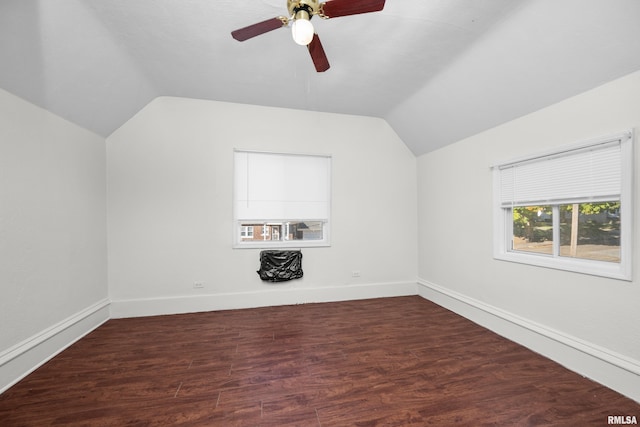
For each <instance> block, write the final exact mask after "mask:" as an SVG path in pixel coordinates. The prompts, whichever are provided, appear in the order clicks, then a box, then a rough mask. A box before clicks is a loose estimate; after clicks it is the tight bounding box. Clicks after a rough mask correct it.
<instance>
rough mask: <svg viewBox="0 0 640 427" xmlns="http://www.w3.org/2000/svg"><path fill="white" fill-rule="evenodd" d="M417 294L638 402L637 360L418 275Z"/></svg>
mask: <svg viewBox="0 0 640 427" xmlns="http://www.w3.org/2000/svg"><path fill="white" fill-rule="evenodd" d="M418 295H420V296H422V297H423V298H425V299H428V300H430V301H433V302H434V303H436V304H438V305H440V306H442V307H444V308H446V309H449V310H451V311H453V312H455V313H457V314H459V315H461V316H463V317H465V318H467V319H469V320H471V321H472V322H475V323H477V324H479V325H481V326H483V327H485V328H487V329H489V330H491V331H493V332H495V333H497V334H499V335H501V336H503V337H505V338H508V339H510V340H512V341H514V342H517V343H518V344H521V345H523V346H525V347H527V348H529V349H530V350H533V351H535V352H536V353H539V354H541V355H543V356H545V357H548V358H549V359H551V360H553V361H555V362H557V363H559V364H561V365H563V366H564V367H566V368H567V369H569V370H572V371H574V372H576V373H578V374H580V375H582V376H585V377H587V378H590V379H592V380H594V381H597V382H599V383H600V384H603V385H605V386H606V387H609V388H611V389H613V390H615V391H617V392H619V393H621V394H624V395H625V396H628V397H629V398H631V399H633V400H635V401H637V402H640V361H638V360H635V359H632V358H630V357H627V356H624V355H621V354H618V353H616V352H613V351H611V350H609V349H606V348H604V347H601V346H598V345H596V344H593V343H589V342H587V341H584V340H581V339H579V338H577V337H574V336H570V335H568V334H566V333H564V332H561V331H558V330H555V329H553V328H549V327H547V326H544V325H541V324H539V323H536V322H533V321H531V320H528V319H525V318H523V317H520V316H517V315H515V314H513V313H510V312H507V311H504V310H501V309H499V308H497V307H494V306H491V305H489V304H486V303H483V302H482V301H478V300H476V299H474V298H470V297H468V296H465V295H463V294H460V293H458V292H455V291H452V290H450V289H447V288H444V287H442V286H439V285H436V284H434V283H430V282H428V281H426V280H423V279H420V278H418Z"/></svg>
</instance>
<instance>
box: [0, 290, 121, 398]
mask: <svg viewBox="0 0 640 427" xmlns="http://www.w3.org/2000/svg"><path fill="white" fill-rule="evenodd" d="M107 320H109V300H108V299H104V300H102V301H98V302H97V303H95V304H93V305H91V306H90V307H87V308H86V309H84V310H82V311H80V312H78V313H76V314H74V315H72V316H69V317H68V318H66V319H65V320H63V321H61V322H59V323H57V324H55V325H53V326H51V327H49V328H47V329H45V330H43V331H41V332H39V333H37V334H35V335H33V336H32V337H30V338H27V339H26V340H24V341H22V342H20V343H18V344H16V345H14V346H12V347H10V348H8V349H6V350H4V351H2V352H0V394H1V393H3V392H4V391H6V390H7V389H9V388H10V387H11V386H13V385H14V384H16V383H17V382H18V381H20V380H21V379H23V378H24V377H26V376H27V375H29V374H30V373H31V372H33V371H34V370H36V369H37V368H39V367H40V366H42V365H44V364H45V363H46V362H47V361H49V360H50V359H51V358H53V357H54V356H55V355H57V354H58V353H60V352H61V351H62V350H64V349H65V348H67V347H69V346H70V345H71V344H73V343H75V342H76V341H78V340H79V339H80V338H82V337H83V336H85V335H86V334H88V333H89V332H91V331H93V330H94V329H96V328H97V327H98V326H100V325H102V324H103V323H104V322H106V321H107Z"/></svg>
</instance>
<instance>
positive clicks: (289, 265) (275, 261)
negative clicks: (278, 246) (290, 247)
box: [257, 251, 303, 282]
mask: <svg viewBox="0 0 640 427" xmlns="http://www.w3.org/2000/svg"><path fill="white" fill-rule="evenodd" d="M257 273H258V275H260V278H261V279H262V280H266V281H268V282H284V281H286V280H292V279H299V278H301V277H302V274H303V273H302V252H301V251H261V252H260V270H258V271H257Z"/></svg>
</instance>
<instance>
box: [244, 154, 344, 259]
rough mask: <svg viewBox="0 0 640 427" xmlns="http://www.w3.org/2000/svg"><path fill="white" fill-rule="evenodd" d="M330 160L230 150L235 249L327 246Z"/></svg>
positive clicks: (322, 157)
mask: <svg viewBox="0 0 640 427" xmlns="http://www.w3.org/2000/svg"><path fill="white" fill-rule="evenodd" d="M330 207H331V157H330V156H324V155H307V154H290V153H267V152H256V151H242V150H236V151H234V247H236V248H243V247H246V248H248V247H254V248H255V247H258V248H280V247H282V248H286V247H310V246H329V228H330V210H331V209H330Z"/></svg>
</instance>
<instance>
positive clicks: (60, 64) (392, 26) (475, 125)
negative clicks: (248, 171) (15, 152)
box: [0, 0, 640, 155]
mask: <svg viewBox="0 0 640 427" xmlns="http://www.w3.org/2000/svg"><path fill="white" fill-rule="evenodd" d="M283 14H286V0H246V1H237V0H180V1H177V0H56V1H52V0H0V88H3V89H5V90H7V91H9V92H12V93H14V94H15V95H17V96H20V97H22V98H24V99H26V100H28V101H30V102H32V103H34V104H36V105H39V106H41V107H44V108H46V109H47V110H49V111H51V112H53V113H56V114H58V115H60V116H62V117H64V118H66V119H68V120H70V121H72V122H74V123H76V124H78V125H80V126H83V127H85V128H87V129H89V130H92V131H94V132H96V133H98V134H100V135H103V136H108V135H109V134H110V133H111V132H113V131H114V130H115V129H117V128H118V127H119V126H121V125H122V124H123V123H125V122H126V121H127V120H128V119H130V118H131V117H132V116H133V115H134V114H135V113H136V112H137V111H139V110H140V109H141V108H143V107H144V106H145V105H146V104H147V103H148V102H150V101H151V100H152V99H153V98H155V97H157V96H182V97H191V98H199V99H211V100H218V101H228V102H238V103H248V104H256V105H265V106H274V107H285V108H296V109H305V110H314V111H325V112H335V113H347V114H357V115H367V116H375V117H381V118H384V119H385V120H387V121H388V122H389V123H390V125H391V126H392V127H393V128H394V129H395V131H396V132H397V133H398V135H399V136H400V137H401V138H402V139H403V140H404V141H405V143H406V144H407V146H408V147H409V148H410V149H411V150H412V151H413V152H414V153H415V154H416V155H420V154H423V153H426V152H429V151H432V150H435V149H437V148H439V147H442V146H445V145H447V144H450V143H453V142H455V141H457V140H460V139H462V138H465V137H467V136H470V135H473V134H475V133H478V132H480V131H483V130H485V129H488V128H491V127H493V126H496V125H499V124H501V123H504V122H506V121H508V120H511V119H513V118H516V117H519V116H522V115H524V114H527V113H530V112H532V111H535V110H538V109H540V108H543V107H545V106H547V105H550V104H552V103H554V102H557V101H560V100H562V99H565V98H567V97H570V96H573V95H575V94H578V93H580V92H583V91H585V90H588V89H591V88H593V87H595V86H598V85H600V84H603V83H605V82H607V81H610V80H613V79H615V78H618V77H621V76H623V75H625V74H628V73H631V72H633V71H636V70H639V69H640V42H639V40H640V23H639V22H638V21H640V1H638V0H518V1H514V0H420V1H415V0H414V1H408V0H387V2H386V5H385V8H384V10H383V11H381V12H376V13H370V14H364V15H356V16H348V17H341V18H334V19H329V20H322V19H319V18H317V17H316V18H314V19H313V20H312V22H313V23H314V25H315V28H316V31H317V32H318V34H319V35H320V37H321V39H322V43H323V45H324V49H325V51H326V53H327V56H328V58H329V62H330V64H331V68H330V69H329V70H328V71H327V72H325V73H316V71H315V69H314V68H313V65H312V62H311V59H310V57H309V54H308V52H307V51H306V49H305V48H304V47H300V46H298V45H296V44H295V43H294V42H293V41H292V39H291V34H290V31H288V29H284V28H283V29H279V30H275V31H273V32H270V33H267V34H264V35H262V36H259V37H256V38H254V39H250V40H248V41H245V42H243V43H240V42H237V41H235V40H234V39H232V38H231V36H230V32H231V31H232V30H234V29H237V28H240V27H244V26H246V25H249V24H253V23H255V22H258V21H261V20H265V19H268V18H273V17H276V16H278V15H283ZM322 126H323V124H322V123H310V124H309V132H322ZM282 127H283V130H285V131H286V128H287V123H282Z"/></svg>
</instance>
